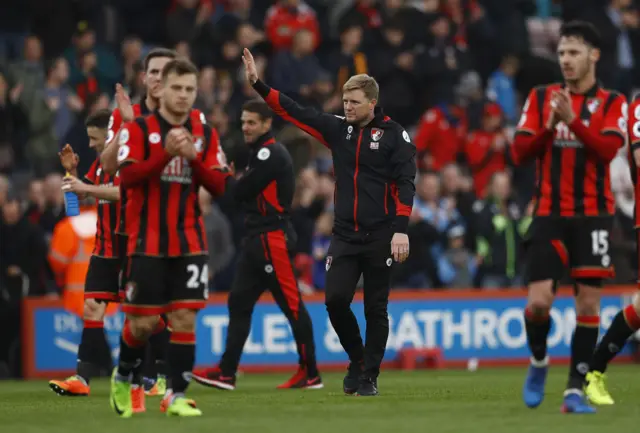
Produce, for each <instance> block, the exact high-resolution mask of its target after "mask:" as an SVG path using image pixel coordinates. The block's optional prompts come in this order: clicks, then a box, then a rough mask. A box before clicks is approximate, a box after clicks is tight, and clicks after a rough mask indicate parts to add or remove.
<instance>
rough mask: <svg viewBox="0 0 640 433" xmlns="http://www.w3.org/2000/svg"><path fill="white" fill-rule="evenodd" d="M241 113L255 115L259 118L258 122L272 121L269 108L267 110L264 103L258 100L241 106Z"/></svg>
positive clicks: (271, 112)
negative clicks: (246, 112) (245, 112)
mask: <svg viewBox="0 0 640 433" xmlns="http://www.w3.org/2000/svg"><path fill="white" fill-rule="evenodd" d="M242 111H248V112H249V113H256V114H257V115H258V116H260V120H267V119H273V111H271V108H269V106H268V105H267V103H266V102H264V101H263V100H260V99H253V100H251V101H247V102H245V103H244V105H243V106H242Z"/></svg>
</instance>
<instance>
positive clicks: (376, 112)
mask: <svg viewBox="0 0 640 433" xmlns="http://www.w3.org/2000/svg"><path fill="white" fill-rule="evenodd" d="M389 119H390V117H389V116H385V115H384V112H383V111H382V107H378V106H376V108H374V109H373V119H372V120H371V122H369V123H367V124H366V125H364V126H362V127H361V129H365V128H371V127H374V126H380V125H382V124H383V123H384V122H386V121H387V120H389Z"/></svg>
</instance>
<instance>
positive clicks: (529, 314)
mask: <svg viewBox="0 0 640 433" xmlns="http://www.w3.org/2000/svg"><path fill="white" fill-rule="evenodd" d="M524 326H525V330H526V331H527V343H528V344H529V350H530V351H531V356H533V358H534V359H535V360H536V361H543V360H544V359H545V358H546V357H547V336H548V335H549V330H550V329H551V318H550V317H549V312H548V311H538V310H534V309H532V308H530V307H527V308H525V310H524Z"/></svg>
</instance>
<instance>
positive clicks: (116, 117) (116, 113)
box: [106, 108, 122, 146]
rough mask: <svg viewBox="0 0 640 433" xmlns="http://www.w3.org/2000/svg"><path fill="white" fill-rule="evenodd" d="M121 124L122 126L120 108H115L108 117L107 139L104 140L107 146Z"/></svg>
mask: <svg viewBox="0 0 640 433" xmlns="http://www.w3.org/2000/svg"><path fill="white" fill-rule="evenodd" d="M121 126H122V115H121V114H120V110H118V109H117V108H116V109H115V110H113V112H112V113H111V117H110V118H109V126H108V128H107V129H108V132H107V141H106V145H107V146H108V145H109V144H111V142H112V141H113V139H114V138H115V136H116V133H117V132H118V131H119V130H120V127H121Z"/></svg>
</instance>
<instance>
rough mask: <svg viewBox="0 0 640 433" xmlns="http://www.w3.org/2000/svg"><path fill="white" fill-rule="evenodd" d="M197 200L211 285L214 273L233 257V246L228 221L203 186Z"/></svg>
mask: <svg viewBox="0 0 640 433" xmlns="http://www.w3.org/2000/svg"><path fill="white" fill-rule="evenodd" d="M199 201H200V209H201V210H202V217H203V219H204V225H205V228H206V232H207V245H208V246H209V282H210V286H211V283H212V282H213V279H214V277H215V275H216V274H217V273H218V272H219V271H221V270H222V269H224V268H225V267H226V266H227V265H228V264H229V263H230V262H231V260H232V259H233V256H234V254H235V247H234V245H233V238H232V232H231V225H230V224H229V221H228V220H227V218H226V217H225V216H224V214H223V213H222V212H221V211H220V208H219V207H218V206H217V205H216V204H215V203H212V201H211V195H210V194H209V193H208V192H207V190H205V189H204V188H200V194H199Z"/></svg>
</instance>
